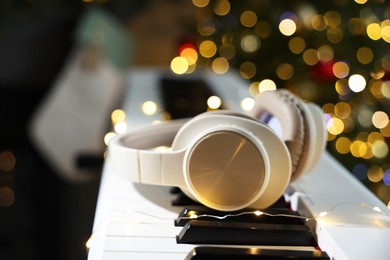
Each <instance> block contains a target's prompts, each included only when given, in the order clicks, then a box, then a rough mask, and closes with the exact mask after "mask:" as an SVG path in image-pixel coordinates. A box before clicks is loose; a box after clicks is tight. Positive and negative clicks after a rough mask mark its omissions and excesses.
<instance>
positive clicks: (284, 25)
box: [279, 19, 297, 36]
mask: <svg viewBox="0 0 390 260" xmlns="http://www.w3.org/2000/svg"><path fill="white" fill-rule="evenodd" d="M279 30H280V32H281V33H282V34H283V35H286V36H291V35H293V34H294V33H295V31H296V30H297V25H296V24H295V22H294V21H293V20H291V19H284V20H282V21H281V22H280V23H279Z"/></svg>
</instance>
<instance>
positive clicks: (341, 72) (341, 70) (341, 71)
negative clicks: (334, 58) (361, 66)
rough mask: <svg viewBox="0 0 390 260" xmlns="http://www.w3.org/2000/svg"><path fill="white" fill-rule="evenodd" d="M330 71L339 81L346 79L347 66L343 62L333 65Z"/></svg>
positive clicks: (347, 73)
mask: <svg viewBox="0 0 390 260" xmlns="http://www.w3.org/2000/svg"><path fill="white" fill-rule="evenodd" d="M332 70H333V74H334V75H335V76H336V77H337V78H339V79H341V78H345V77H348V75H349V66H348V64H347V63H346V62H343V61H339V62H336V63H335V64H334V65H333V68H332Z"/></svg>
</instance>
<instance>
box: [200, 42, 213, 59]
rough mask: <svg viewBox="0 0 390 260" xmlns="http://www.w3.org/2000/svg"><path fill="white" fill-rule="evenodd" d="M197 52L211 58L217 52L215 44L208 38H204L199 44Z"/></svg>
mask: <svg viewBox="0 0 390 260" xmlns="http://www.w3.org/2000/svg"><path fill="white" fill-rule="evenodd" d="M199 52H200V54H201V55H202V56H203V57H205V58H211V57H213V56H214V55H215V53H217V46H216V45H215V43H214V42H212V41H210V40H205V41H203V42H201V44H200V45H199Z"/></svg>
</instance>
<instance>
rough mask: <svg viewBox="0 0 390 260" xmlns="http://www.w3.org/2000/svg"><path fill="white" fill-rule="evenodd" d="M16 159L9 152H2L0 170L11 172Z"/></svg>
mask: <svg viewBox="0 0 390 260" xmlns="http://www.w3.org/2000/svg"><path fill="white" fill-rule="evenodd" d="M15 164H16V158H15V155H14V154H13V153H12V152H11V151H4V152H1V153H0V170H1V171H5V172H8V171H12V170H13V169H14V168H15Z"/></svg>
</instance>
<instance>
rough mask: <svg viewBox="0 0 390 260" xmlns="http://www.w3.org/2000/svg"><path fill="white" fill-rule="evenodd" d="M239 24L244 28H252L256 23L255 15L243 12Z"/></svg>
mask: <svg viewBox="0 0 390 260" xmlns="http://www.w3.org/2000/svg"><path fill="white" fill-rule="evenodd" d="M240 22H241V24H242V25H243V26H245V27H253V26H255V25H256V23H257V15H256V13H255V12H253V11H250V10H249V11H245V12H243V13H242V14H241V16H240Z"/></svg>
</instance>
